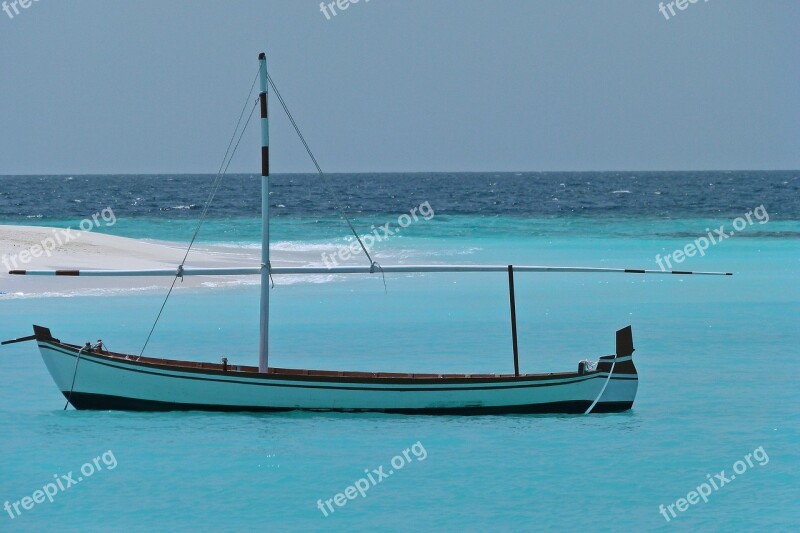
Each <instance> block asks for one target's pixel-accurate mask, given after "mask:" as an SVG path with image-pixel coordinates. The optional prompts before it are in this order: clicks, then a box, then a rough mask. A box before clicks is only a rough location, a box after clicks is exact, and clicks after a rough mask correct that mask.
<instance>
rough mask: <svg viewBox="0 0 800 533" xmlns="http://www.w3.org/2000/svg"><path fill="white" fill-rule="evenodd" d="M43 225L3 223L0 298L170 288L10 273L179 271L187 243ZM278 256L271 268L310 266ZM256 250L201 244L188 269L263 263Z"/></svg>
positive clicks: (150, 280)
mask: <svg viewBox="0 0 800 533" xmlns="http://www.w3.org/2000/svg"><path fill="white" fill-rule="evenodd" d="M65 231H66V230H64V229H61V228H50V227H42V226H3V225H0V293H3V294H0V298H9V297H10V298H13V297H25V296H48V295H53V296H55V295H79V294H87V295H89V294H113V293H115V292H118V291H131V290H148V289H159V290H160V289H161V288H162V287H169V285H170V284H171V283H172V278H168V277H166V278H165V277H162V278H157V277H146V278H130V277H119V278H117V277H109V278H107V277H103V278H89V277H86V278H81V277H73V276H59V277H50V276H16V275H15V276H11V275H9V274H8V271H9V270H36V269H64V270H73V269H108V270H114V269H129V270H131V269H144V268H177V266H178V265H179V264H180V262H181V260H182V259H183V256H184V254H185V253H186V246H187V244H188V243H186V244H183V243H158V242H147V241H141V240H137V239H129V238H125V237H116V236H112V235H103V234H100V233H90V232H80V231H75V230H71V233H69V234H68V235H67V234H65ZM292 255H293V254H285V253H284V254H281V253H278V254H277V257H275V258H274V260H273V261H272V264H273V265H275V266H277V265H279V264H280V265H282V266H284V265H285V266H291V265H304V264H308V259H309V258H308V257H307V256H305V257H300V256H297V257H292ZM259 258H260V251H259V250H258V249H257V248H232V247H214V246H205V245H204V246H198V245H195V247H193V248H192V251H191V252H190V254H189V258H188V259H187V261H186V266H187V267H207V268H208V267H221V268H223V267H235V266H255V267H257V266H258V265H259ZM258 282H259V279H258V276H242V277H214V278H211V277H196V278H195V277H187V278H185V279H184V280H183V282H182V283H181V282H180V281H179V282H178V283H179V286H180V287H182V288H185V287H199V286H214V287H221V286H230V285H241V284H242V283H254V284H257V283H258Z"/></svg>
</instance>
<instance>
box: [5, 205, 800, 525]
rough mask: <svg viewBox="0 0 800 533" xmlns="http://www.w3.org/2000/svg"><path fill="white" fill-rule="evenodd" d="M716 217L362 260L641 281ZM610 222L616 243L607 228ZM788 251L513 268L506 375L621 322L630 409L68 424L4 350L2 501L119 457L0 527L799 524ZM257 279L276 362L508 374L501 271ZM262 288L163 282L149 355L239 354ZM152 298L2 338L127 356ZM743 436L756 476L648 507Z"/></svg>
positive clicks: (537, 366)
mask: <svg viewBox="0 0 800 533" xmlns="http://www.w3.org/2000/svg"><path fill="white" fill-rule="evenodd" d="M711 218H713V217H697V218H687V217H683V218H681V219H680V220H676V221H675V222H674V225H671V226H669V227H679V229H678V230H675V231H676V232H677V231H680V232H683V233H680V234H679V235H677V236H676V235H667V236H664V235H652V234H650V229H651V228H652V225H653V224H657V223H656V222H653V221H652V220H645V219H632V220H627V221H626V222H625V223H624V224H623V223H622V222H620V220H619V219H618V218H617V219H609V220H606V221H602V220H596V221H594V222H593V223H592V224H589V223H587V222H585V221H575V220H571V219H568V220H566V222H565V223H566V224H574V225H577V226H578V227H580V228H582V230H584V231H581V232H563V233H562V234H552V233H549V234H527V233H525V232H520V231H516V232H515V231H509V232H505V233H503V234H501V235H497V236H495V237H491V236H487V235H486V234H485V233H484V234H474V233H472V232H470V231H469V230H468V228H472V227H476V226H479V222H480V221H479V220H475V219H474V218H473V219H468V218H466V217H461V218H460V217H459V216H456V215H453V218H451V219H449V220H445V221H443V222H442V221H438V220H437V222H438V223H439V224H441V225H444V226H445V227H447V228H448V229H447V231H448V232H451V233H455V234H459V235H460V236H459V237H454V236H453V235H452V234H451V235H449V236H448V237H440V236H437V234H436V232H434V234H432V235H431V234H416V235H415V234H411V235H410V236H408V237H403V238H400V239H398V240H397V243H395V242H387V243H386V246H385V247H384V248H383V249H381V250H380V253H381V254H383V256H384V257H385V258H386V259H385V261H386V262H388V261H389V260H390V259H393V258H399V257H402V260H405V261H407V262H420V261H431V260H438V261H443V262H445V261H446V262H451V261H452V262H455V261H461V262H470V263H496V262H499V263H506V262H514V263H515V264H526V263H527V264H560V265H569V264H576V265H597V266H620V267H644V268H657V266H656V265H655V263H654V255H655V253H668V252H669V251H671V250H674V249H677V248H680V247H683V246H684V245H685V244H686V243H687V242H690V240H691V239H690V238H689V236H690V235H697V236H699V235H702V230H703V229H704V228H705V227H706V226H707V224H708V221H709V219H711ZM713 220H719V223H724V222H727V220H726V219H724V218H720V219H717V218H714V219H713ZM219 224H222V222H219ZM636 224H639V226H638V229H637V226H636ZM772 224H773V223H772V222H770V223H769V224H767V225H765V226H764V228H775V227H779V225H783V228H784V230H786V231H789V232H793V231H795V230H796V229H797V228H796V222H793V221H792V220H786V219H783V220H781V219H780V218H779V219H778V220H776V225H772ZM456 226H457V227H456ZM621 226H624V227H625V228H626V229H625V231H626V232H627V233H628V234H627V235H625V236H619V235H617V234H615V233H616V232H615V229H614V228H619V227H621ZM440 227H441V226H440ZM757 229H758V228H757ZM128 231H130V227H129V229H128ZM684 233H685V234H686V236H684ZM299 237H301V238H299V239H296V242H304V241H303V238H302V237H303V235H299ZM308 242H311V240H310V239H309V240H308ZM799 243H800V241H798V240H797V239H794V238H786V237H785V236H780V235H779V236H776V235H764V234H762V235H755V234H754V235H752V236H751V237H746V238H745V237H743V238H734V239H728V240H726V241H724V242H723V243H721V244H720V245H718V246H716V247H713V248H712V249H711V250H709V252H708V254H707V255H706V257H703V258H693V259H691V260H689V261H687V262H686V263H685V264H684V265H683V266H684V267H685V268H687V269H689V268H691V269H695V270H701V269H703V270H725V271H733V272H734V273H735V276H733V277H722V278H700V277H686V278H680V277H675V276H665V277H657V276H651V277H642V276H631V275H572V274H568V275H565V274H528V275H524V274H518V275H517V305H518V320H519V334H520V351H521V354H520V363H521V369H522V370H523V371H526V372H539V371H541V372H550V371H560V370H562V371H563V370H571V369H573V368H575V367H576V365H577V362H578V361H579V360H581V359H584V358H589V359H596V358H597V357H598V356H599V355H604V354H606V353H611V352H612V351H613V349H614V331H615V330H616V329H618V328H620V327H622V326H625V325H627V324H632V325H633V331H634V342H635V345H636V349H637V351H636V354H635V358H636V359H635V360H636V365H637V367H638V369H639V373H640V385H639V394H638V397H637V400H636V404H635V406H634V409H633V410H632V411H630V412H627V413H624V414H615V415H592V416H588V417H579V416H503V417H496V416H490V417H403V416H388V415H369V414H367V415H348V414H306V413H289V414H274V415H273V414H206V413H159V414H148V413H121V412H77V411H74V410H68V411H66V412H65V411H62V408H63V405H64V399H63V397H62V396H61V394H60V393H59V392H58V391H57V390H56V388H55V386H54V385H53V383H52V380H51V378H50V376H49V375H48V373H47V371H46V369H45V368H44V365H43V363H42V362H41V359H40V357H39V355H38V352H37V350H36V349H35V346H33V345H32V344H30V343H24V344H17V345H13V346H9V347H4V348H3V349H2V351H1V352H0V354H1V355H2V357H0V383H1V384H2V386H0V426H2V427H3V428H4V431H3V439H0V452H1V453H0V457H1V459H0V465H2V473H3V475H2V478H0V500H1V501H0V504H2V503H4V502H5V500H10V501H12V502H13V501H15V500H19V499H21V498H22V497H24V496H30V495H31V494H33V492H34V491H35V490H37V489H40V488H42V486H43V485H45V484H46V483H48V482H50V480H52V479H53V475H54V474H59V475H60V474H66V473H67V472H69V471H74V472H76V473H77V472H78V471H79V470H80V467H81V465H83V464H84V463H86V462H87V461H90V460H91V459H92V458H94V457H97V456H100V455H101V454H102V453H103V452H107V451H108V450H112V451H113V454H114V457H115V459H116V462H117V466H116V467H115V468H114V469H113V470H109V469H107V468H104V469H103V470H102V471H99V472H96V473H94V475H92V476H91V477H89V478H87V479H84V480H83V481H81V482H80V483H78V484H77V485H74V486H72V487H70V488H69V489H68V490H66V491H64V492H60V493H59V494H58V495H57V496H56V497H55V498H54V502H53V503H50V502H48V501H45V502H44V503H41V504H37V505H35V507H34V508H33V509H32V510H29V511H24V512H23V513H22V515H21V516H19V517H17V518H14V519H13V520H12V519H11V518H10V517H9V516H8V515H7V514H5V515H3V514H0V524H2V528H3V529H4V530H9V531H12V530H20V531H42V530H45V529H48V530H49V529H52V528H55V527H57V528H59V529H63V530H67V531H78V530H80V531H106V530H121V529H124V530H128V531H152V530H176V531H181V530H190V529H192V530H198V529H199V530H219V531H240V530H242V529H245V528H251V527H259V528H262V529H266V530H275V531H317V530H333V531H337V530H358V531H361V530H367V529H372V528H380V529H382V530H390V531H404V530H409V529H412V530H431V529H439V530H444V531H453V530H461V531H478V530H487V529H490V528H491V529H495V530H500V531H531V530H549V529H556V528H558V529H562V528H563V529H583V530H587V531H612V530H614V531H617V530H657V529H663V530H665V531H668V530H671V529H676V530H681V531H694V530H697V529H700V528H707V529H710V530H720V529H726V530H772V531H791V530H796V529H797V528H798V526H800V519H799V518H798V516H797V502H798V501H800V484H799V483H798V476H797V472H798V470H799V469H800V453H798V451H797V442H798V439H800V431H798V420H799V419H800V418H798V415H799V414H800V407H798V406H800V389H799V388H798V377H797V371H796V368H797V362H798V351H797V350H798V348H797V346H798V345H800V343H798V341H800V334H798V328H797V326H796V322H797V317H798V316H800V313H799V312H800V289H798V287H800V285H798V283H797V275H798V273H800V244H799ZM434 258H438V259H434ZM275 281H276V288H275V289H274V290H273V291H272V304H273V305H272V317H271V318H272V324H271V327H272V338H271V350H272V359H271V364H273V365H275V366H296V367H316V368H334V369H338V368H344V369H357V370H385V371H417V372H426V371H441V372H449V371H462V372H507V371H509V370H510V369H511V368H512V358H511V346H510V339H509V322H508V300H507V286H506V280H505V277H504V276H503V275H493V274H479V275H474V274H473V275H415V276H397V275H393V276H387V279H386V283H387V285H386V289H384V285H383V283H382V281H381V279H380V278H379V277H372V278H364V279H362V278H357V279H353V278H347V279H333V280H331V281H329V282H326V283H315V284H305V283H293V284H286V283H282V280H281V279H280V278H276V280H275ZM257 294H258V287H257V286H242V287H238V288H233V289H205V290H203V289H193V290H181V289H179V290H177V291H176V293H175V294H174V295H173V297H172V298H171V300H170V302H169V304H168V306H167V308H166V311H165V314H164V316H163V317H162V320H161V322H160V324H159V327H158V329H157V330H156V334H155V336H154V338H153V340H152V341H151V344H150V346H149V347H148V351H147V353H148V354H150V355H153V356H159V355H163V356H169V357H185V358H190V359H198V360H200V359H204V360H218V359H219V357H221V356H227V357H228V358H229V359H230V360H231V362H232V363H234V364H235V363H252V362H253V361H254V359H255V351H254V347H255V346H256V339H257V333H258V332H257V310H258V299H257ZM162 297H163V294H160V293H152V294H137V295H126V296H98V297H69V298H66V297H65V298H19V299H4V300H2V301H0V317H2V328H1V329H0V331H2V336H3V338H10V337H15V336H21V335H26V334H28V333H29V331H30V325H31V324H32V323H39V324H42V325H46V326H48V327H50V328H51V329H52V330H53V333H54V335H55V336H56V337H59V338H62V339H64V340H68V341H70V342H76V343H77V342H82V341H86V340H95V339H97V338H102V339H103V340H104V341H105V342H106V343H107V345H108V346H109V347H110V348H111V349H113V350H115V351H130V352H138V350H139V349H140V348H141V344H142V343H143V341H144V338H145V336H146V334H147V331H148V329H149V326H150V324H151V323H152V320H153V318H154V317H155V314H156V312H157V310H158V307H159V306H160V304H161V299H162ZM417 442H419V443H420V444H421V445H422V446H423V447H424V449H425V452H426V456H425V459H424V460H417V459H416V458H415V457H414V456H413V455H412V456H411V458H412V460H411V461H409V463H408V464H406V465H405V466H404V467H403V468H402V469H401V470H398V471H396V472H395V473H393V474H392V475H391V476H390V477H388V478H386V479H384V480H383V481H382V482H381V483H379V484H378V485H376V486H374V487H372V488H370V489H369V490H368V492H367V496H366V497H363V498H362V497H360V496H359V497H357V498H356V499H354V500H352V501H348V503H347V504H346V505H345V506H344V507H342V508H338V507H337V510H336V512H335V513H333V514H332V515H330V516H328V517H325V516H324V515H323V513H322V512H321V511H320V510H319V509H318V508H317V500H323V501H324V500H326V499H329V498H333V497H334V496H335V495H336V494H337V493H339V492H342V491H344V490H345V488H346V487H347V486H349V485H353V484H354V483H355V482H356V481H357V480H358V479H359V478H361V477H363V476H365V473H364V471H365V469H368V470H372V469H377V468H378V467H379V466H380V465H384V466H386V469H387V470H388V469H389V465H390V460H391V459H392V458H393V457H394V456H396V455H400V454H402V451H403V450H405V449H407V448H410V447H411V446H412V445H413V444H414V443H417ZM758 447H763V449H764V451H765V452H766V454H767V455H768V457H769V462H768V463H766V464H765V465H763V466H760V465H759V464H758V463H755V465H754V466H753V467H752V468H749V469H748V470H747V471H746V472H745V473H744V474H742V475H740V476H737V477H736V479H735V480H733V481H731V482H730V483H729V484H728V485H726V486H725V487H722V488H720V490H719V491H715V492H713V494H711V496H709V501H708V503H704V502H702V501H701V502H700V503H698V504H696V505H691V506H690V507H689V509H688V510H687V511H685V512H681V513H678V517H677V518H674V519H672V521H671V522H670V523H667V522H666V520H665V519H664V518H663V516H662V515H661V514H659V505H661V504H664V505H667V504H671V503H673V502H675V501H676V500H678V499H679V498H685V497H686V495H687V493H688V492H689V491H692V490H694V489H695V488H696V487H697V486H698V485H699V484H701V483H703V482H705V481H706V479H707V477H706V475H707V474H712V475H713V474H715V473H718V472H720V471H721V470H723V469H724V470H726V472H727V473H728V475H730V473H731V472H732V465H733V464H734V463H735V462H736V461H738V460H740V459H743V458H744V457H745V456H746V454H748V453H752V452H753V450H755V449H756V448H758Z"/></svg>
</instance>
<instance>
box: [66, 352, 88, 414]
mask: <svg viewBox="0 0 800 533" xmlns="http://www.w3.org/2000/svg"><path fill="white" fill-rule="evenodd" d="M86 348H89V349H91V348H92V345H91V344H89V343H88V342H87V343H86V345H85V346H84V347H83V348H81V349H80V350H78V358H77V359H76V360H75V370H74V371H73V372H72V385H70V386H69V394H68V395H67V403H65V404H64V411H66V410H67V407H68V406H69V402H70V400H71V399H72V390H73V389H74V388H75V378H76V377H77V376H78V365H79V364H80V362H81V353H83V351H84V350H85V349H86Z"/></svg>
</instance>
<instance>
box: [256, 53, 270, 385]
mask: <svg viewBox="0 0 800 533" xmlns="http://www.w3.org/2000/svg"><path fill="white" fill-rule="evenodd" d="M258 63H259V79H260V81H261V85H260V87H261V91H260V93H259V95H258V98H259V102H260V107H261V324H260V328H259V341H258V371H259V372H261V373H266V372H268V371H269V269H270V265H269V118H268V117H269V115H268V114H267V55H266V54H265V53H264V52H261V53H260V54H259V55H258Z"/></svg>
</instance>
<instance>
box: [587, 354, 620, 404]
mask: <svg viewBox="0 0 800 533" xmlns="http://www.w3.org/2000/svg"><path fill="white" fill-rule="evenodd" d="M597 364H598V365H599V364H600V362H599V361H598V363H597ZM616 364H617V356H615V357H614V359H613V360H612V361H611V370H609V371H608V377H607V378H606V382H605V383H603V388H602V389H600V394H598V395H597V398H595V399H594V401H593V402H592V405H590V406H589V408H588V409H587V410H586V412H585V413H583V414H585V415H588V414H590V413H591V412H592V409H594V406H595V405H597V402H599V401H600V398H602V397H603V393H604V392H606V387H608V382H609V381H611V374H613V373H614V365H616Z"/></svg>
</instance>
